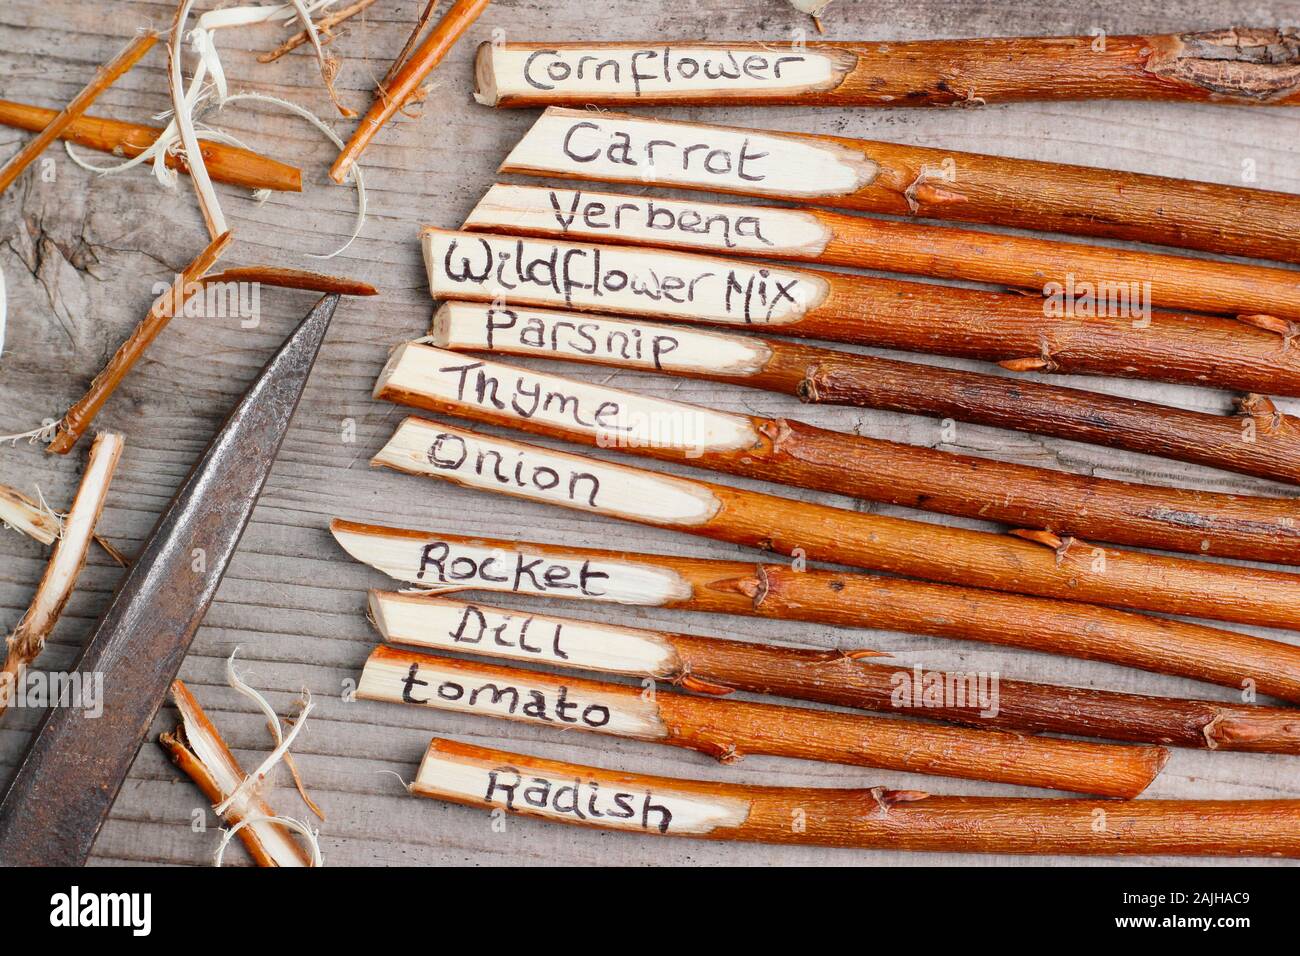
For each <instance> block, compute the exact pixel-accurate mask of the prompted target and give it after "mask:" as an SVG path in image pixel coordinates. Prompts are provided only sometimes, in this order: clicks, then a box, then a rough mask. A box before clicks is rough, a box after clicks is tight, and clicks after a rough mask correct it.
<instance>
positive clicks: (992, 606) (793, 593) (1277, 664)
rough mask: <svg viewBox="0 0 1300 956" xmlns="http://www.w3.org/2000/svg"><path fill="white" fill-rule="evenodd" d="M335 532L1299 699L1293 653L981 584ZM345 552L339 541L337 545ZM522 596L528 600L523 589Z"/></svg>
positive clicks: (724, 608) (699, 606)
mask: <svg viewBox="0 0 1300 956" xmlns="http://www.w3.org/2000/svg"><path fill="white" fill-rule="evenodd" d="M330 528H331V530H332V531H333V532H334V534H335V536H336V537H339V536H340V535H348V534H359V535H366V536H375V537H380V538H383V539H386V540H389V541H392V542H395V543H397V544H399V545H401V546H410V547H413V548H426V547H431V546H434V545H437V544H440V543H442V544H446V545H447V546H448V547H449V548H455V547H456V546H458V545H463V546H481V547H488V548H491V549H494V550H498V551H500V552H501V554H502V555H504V556H505V557H506V558H507V559H510V560H517V561H520V560H521V561H524V562H528V561H532V560H534V559H539V558H540V559H541V561H542V563H543V564H544V563H545V561H546V560H547V559H560V558H563V559H565V560H574V561H578V562H585V563H586V566H588V567H591V568H595V569H606V571H604V572H602V573H612V572H617V570H618V569H619V568H620V567H621V566H622V565H623V564H626V563H632V564H634V565H638V566H643V567H649V568H655V569H659V570H664V571H667V572H669V573H671V574H672V575H674V576H675V577H676V578H677V579H679V580H680V581H681V583H682V591H683V594H682V596H680V597H674V598H670V599H664V600H662V601H658V602H656V603H657V606H661V607H667V608H675V609H678V610H686V611H702V612H707V613H716V614H740V615H747V616H754V617H766V618H774V619H777V620H788V621H814V622H817V623H820V624H829V625H832V626H836V627H869V628H878V629H881V630H893V631H905V632H908V633H912V634H927V635H931V636H934V637H945V638H954V639H958V640H974V641H982V642H984V643H988V644H998V645H1005V646H1008V647H1019V648H1023V649H1025V650H1034V651H1042V652H1046V653H1053V654H1063V655H1066V656H1068V657H1079V658H1083V659H1085V660H1099V661H1108V662H1110V663H1113V664H1123V665H1126V666H1129V667H1137V668H1141V669H1142V670H1148V671H1154V672H1155V673H1158V674H1173V675H1177V676H1180V677H1190V678H1193V679H1195V680H1203V681H1206V682H1208V683H1211V684H1221V685H1223V686H1225V687H1232V688H1236V689H1241V688H1243V687H1246V686H1248V685H1249V686H1251V687H1252V688H1254V689H1255V690H1257V691H1258V692H1259V693H1263V694H1269V695H1271V696H1274V697H1281V698H1283V699H1286V700H1289V701H1291V702H1293V703H1300V647H1296V646H1294V645H1291V644H1286V643H1283V642H1281V641H1273V640H1268V639H1266V638H1260V637H1253V636H1251V635H1248V634H1241V633H1238V632H1236V631H1228V630H1223V629H1222V628H1217V627H1210V626H1207V625H1203V624H1194V623H1189V622H1186V621H1179V620H1173V619H1169V618H1161V617H1150V616H1148V615H1145V614H1134V613H1131V612H1128V611H1121V610H1116V609H1112V608H1106V607H1096V606H1092V605H1087V604H1081V603H1078V602H1076V601H1069V600H1048V599H1044V598H1037V597H1030V596H1026V595H1019V594H1005V593H999V592H997V591H991V590H984V589H981V588H972V587H959V586H953V585H947V584H932V583H928V582H924V581H909V580H905V579H901V578H889V577H880V576H878V575H872V574H857V573H845V572H839V571H829V570H821V569H805V570H801V571H800V570H794V569H793V568H790V567H787V566H786V565H780V564H762V563H750V562H743V561H712V560H706V559H702V558H681V557H674V556H665V555H657V554H639V553H635V552H627V551H612V550H603V549H597V548H570V547H562V546H558V545H549V544H539V543H536V542H520V541H506V540H502V539H491V538H479V537H472V536H466V535H456V534H441V533H435V532H428V531H419V530H413V529H403V528H385V527H381V526H376V525H367V524H364V523H358V522H352V521H343V520H341V519H337V518H336V519H334V521H333V522H332V523H331V525H330ZM345 547H346V545H345ZM399 579H400V580H405V581H408V582H409V583H412V584H414V585H417V586H419V587H424V588H437V589H449V590H479V589H488V590H494V591H506V592H509V591H511V590H512V589H514V588H515V587H516V586H514V585H511V584H510V583H509V582H505V583H501V584H496V583H493V584H491V585H490V586H489V583H488V582H485V581H481V580H477V579H475V580H471V581H452V580H446V581H444V580H441V579H439V578H438V576H437V575H436V574H434V573H432V572H430V573H429V574H425V575H422V576H416V575H412V576H410V577H401V578H399ZM529 593H537V592H535V591H530V592H529ZM540 593H544V594H545V595H546V596H548V597H558V598H562V599H573V600H577V599H583V600H597V601H599V600H607V601H611V600H616V598H611V597H607V596H604V595H603V593H575V591H574V590H573V589H571V588H569V589H559V588H556V589H554V590H551V591H543V592H540Z"/></svg>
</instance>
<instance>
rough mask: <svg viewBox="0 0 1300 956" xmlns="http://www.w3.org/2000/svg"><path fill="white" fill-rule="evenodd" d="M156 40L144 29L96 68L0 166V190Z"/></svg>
mask: <svg viewBox="0 0 1300 956" xmlns="http://www.w3.org/2000/svg"><path fill="white" fill-rule="evenodd" d="M157 42H158V34H156V33H152V32H151V33H142V34H140V35H139V36H137V37H135V39H133V40H132V41H131V42H130V43H128V44H127V45H126V47H125V48H124V49H123V50H122V51H121V52H120V53H118V54H117V56H115V57H113V59H111V60H109V61H108V62H107V63H105V64H104V65H103V66H101V67H100V68H99V69H98V70H96V71H95V78H94V79H93V80H91V81H90V83H89V85H87V86H86V88H85V89H83V90H82V91H81V92H80V93H78V94H77V95H76V96H74V97H73V98H72V102H70V103H69V104H68V105H67V106H65V107H64V108H63V109H62V110H61V111H60V112H59V113H58V115H56V116H55V117H54V118H53V119H52V120H50V121H49V122H48V123H46V124H45V126H44V127H43V128H42V129H41V131H40V132H39V133H38V134H37V135H36V136H35V137H34V138H33V139H31V140H30V141H29V142H28V143H27V145H25V146H24V147H23V148H22V149H20V150H19V151H18V153H17V154H16V155H14V156H13V157H12V158H11V159H10V160H9V162H7V163H5V165H4V166H3V167H0V193H2V192H4V191H5V190H6V189H8V188H9V187H10V186H11V185H12V184H13V181H14V180H15V179H17V178H18V177H19V175H21V174H22V171H23V170H24V169H26V168H27V167H28V166H29V165H30V164H31V162H32V161H33V160H34V159H36V157H37V156H39V155H40V154H41V153H42V152H44V150H45V148H46V147H47V146H49V145H50V143H52V142H54V141H55V140H56V139H58V138H59V136H60V134H62V133H63V131H64V130H66V129H67V128H68V127H69V126H70V125H72V123H73V122H74V121H75V120H76V119H77V117H79V116H81V114H82V113H84V112H86V110H88V109H89V108H90V104H91V103H93V102H95V100H96V99H97V98H98V97H99V94H100V93H103V92H104V91H105V90H106V89H108V88H109V87H110V86H112V85H113V84H114V83H115V82H116V81H117V80H118V78H119V77H121V76H122V74H124V73H126V72H127V71H128V70H129V69H131V67H133V66H135V65H136V63H138V62H139V61H140V58H141V57H143V56H144V55H145V54H146V53H148V52H149V51H150V50H151V49H153V45H154V44H155V43H157Z"/></svg>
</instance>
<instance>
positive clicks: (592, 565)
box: [333, 527, 691, 606]
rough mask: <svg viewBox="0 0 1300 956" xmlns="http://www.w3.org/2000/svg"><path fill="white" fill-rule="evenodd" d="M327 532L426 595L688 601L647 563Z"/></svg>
mask: <svg viewBox="0 0 1300 956" xmlns="http://www.w3.org/2000/svg"><path fill="white" fill-rule="evenodd" d="M333 530H334V537H335V538H336V539H337V540H338V542H339V544H340V545H341V546H342V547H343V549H344V550H345V551H347V552H348V554H350V555H352V556H353V557H354V558H356V559H357V560H358V561H363V562H365V563H366V564H369V565H371V566H373V567H375V568H378V569H379V570H380V571H383V572H384V573H385V574H387V575H388V576H389V577H392V578H396V579H397V580H399V581H406V582H409V583H411V584H413V585H415V586H416V587H419V588H427V589H429V590H434V591H436V590H465V591H503V592H506V593H512V594H536V595H542V596H545V597H558V598H565V599H567V600H583V599H585V600H593V601H610V602H613V603H617V604H643V605H650V606H657V605H661V604H669V603H672V602H674V601H681V600H686V599H687V598H689V597H690V596H691V586H690V584H689V583H688V582H687V581H685V580H684V579H683V578H682V577H681V576H680V575H678V574H676V573H674V572H673V571H670V570H668V569H666V568H659V567H656V566H654V565H652V564H641V563H637V562H633V561H619V560H614V559H608V560H607V559H584V558H577V557H575V558H565V557H557V556H555V555H551V554H545V553H530V552H528V551H527V550H526V549H523V550H514V549H510V548H505V547H489V546H487V545H480V544H473V543H469V542H465V541H459V540H454V539H452V540H448V539H444V538H440V537H438V536H436V535H431V536H430V537H428V538H415V537H409V536H405V535H395V534H385V533H384V532H383V531H382V530H380V529H375V530H373V531H370V530H366V531H361V530H352V529H349V528H346V527H335V528H334V529H333Z"/></svg>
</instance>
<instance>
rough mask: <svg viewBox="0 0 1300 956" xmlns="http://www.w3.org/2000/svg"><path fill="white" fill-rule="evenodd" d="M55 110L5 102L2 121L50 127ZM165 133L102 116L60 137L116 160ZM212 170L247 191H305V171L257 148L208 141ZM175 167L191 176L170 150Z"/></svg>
mask: <svg viewBox="0 0 1300 956" xmlns="http://www.w3.org/2000/svg"><path fill="white" fill-rule="evenodd" d="M55 115H56V114H55V112H54V110H47V109H42V108H40V107H38V106H28V105H26V104H24V103H14V102H11V101H10V100H0V123H3V124H4V125H6V126H14V127H17V128H18V129H27V130H40V129H44V128H45V127H46V126H48V125H49V123H50V121H51V120H52V119H53V118H54V116H55ZM162 133H163V131H162V130H161V129H159V128H158V127H156V126H141V125H139V124H137V123H124V122H122V121H121V120H112V119H106V118H104V117H102V116H81V117H78V118H77V119H76V120H75V121H74V122H73V123H72V124H71V125H70V126H68V128H67V129H65V130H64V131H63V132H61V133H60V134H59V138H60V139H64V140H67V141H68V142H70V143H76V144H77V145H78V146H85V147H86V148H88V149H95V150H99V151H100V152H102V153H112V154H113V155H114V156H125V157H128V158H130V157H135V156H138V155H140V154H141V153H143V152H144V151H145V150H147V149H148V148H149V147H150V146H152V145H153V144H154V142H156V141H157V139H158V137H159V136H161V135H162ZM200 149H202V150H203V160H204V162H205V163H206V164H207V167H208V172H209V173H210V174H211V175H212V178H213V179H215V180H216V181H217V182H222V183H229V184H231V185H233V186H243V187H245V188H246V189H274V190H277V191H281V192H301V191H302V172H301V171H300V170H299V169H298V168H297V167H295V166H289V165H286V164H285V163H281V162H277V161H276V160H274V159H269V158H267V157H266V156H262V155H261V154H259V153H255V152H253V151H252V150H248V149H243V148H242V147H239V146H233V145H230V144H228V143H218V142H214V141H213V140H209V139H205V140H203V141H202V142H201V144H200ZM164 161H165V162H166V164H167V165H168V167H170V168H171V169H177V170H180V171H181V172H183V173H188V172H189V167H188V166H186V165H185V157H183V156H180V155H178V154H176V153H171V152H169V153H168V154H167V156H166V159H165V160H164Z"/></svg>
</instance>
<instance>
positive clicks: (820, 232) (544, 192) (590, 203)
mask: <svg viewBox="0 0 1300 956" xmlns="http://www.w3.org/2000/svg"><path fill="white" fill-rule="evenodd" d="M465 228H466V229H474V230H482V231H486V232H510V233H522V234H524V235H529V236H559V237H562V238H573V239H587V240H591V241H594V242H627V243H645V244H648V245H652V246H678V247H681V248H685V249H696V250H700V251H705V252H728V251H732V250H734V251H736V252H743V253H747V254H750V255H764V256H770V257H781V256H797V257H799V258H805V259H816V258H817V257H818V256H820V255H821V253H822V252H823V251H824V250H825V248H826V243H827V242H829V241H830V239H831V230H830V229H829V228H827V227H826V226H825V225H824V224H823V223H821V222H819V221H818V220H817V217H816V216H814V215H812V214H811V213H807V212H802V211H800V210H797V209H776V208H771V207H768V206H736V205H728V204H725V203H711V202H696V201H694V200H689V199H660V198H659V197H656V196H630V195H624V194H620V193H604V192H594V191H591V190H582V189H560V188H548V187H542V186H511V185H505V184H502V183H497V184H496V185H494V186H492V188H490V189H489V190H488V191H487V193H485V194H484V196H483V198H482V199H480V200H479V202H478V205H477V206H475V207H474V210H473V211H472V212H471V213H470V214H469V218H467V219H466V220H465Z"/></svg>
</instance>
